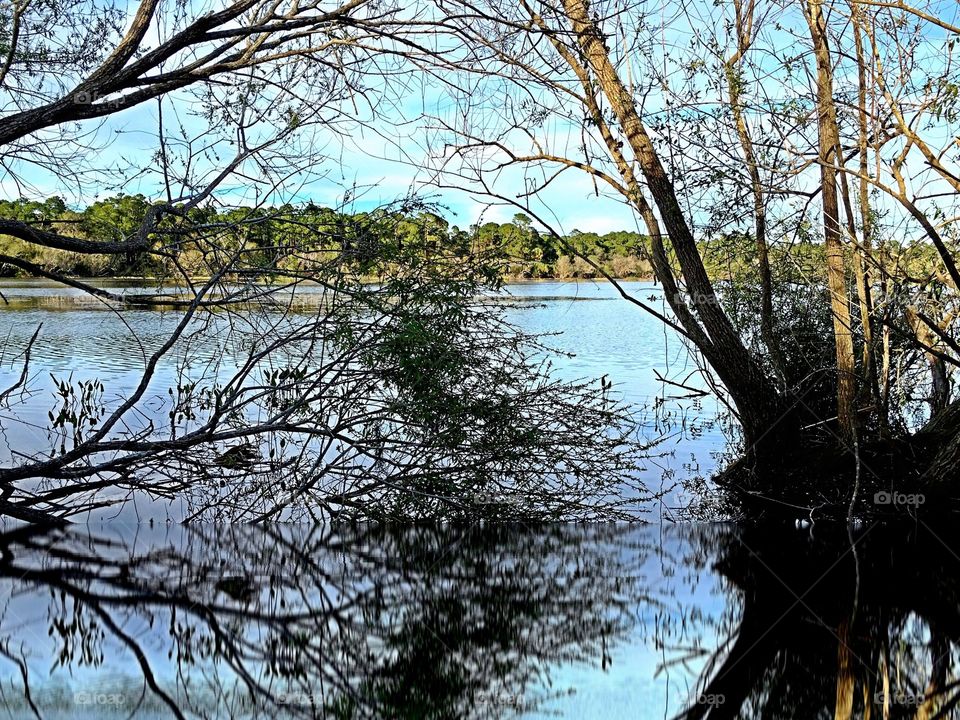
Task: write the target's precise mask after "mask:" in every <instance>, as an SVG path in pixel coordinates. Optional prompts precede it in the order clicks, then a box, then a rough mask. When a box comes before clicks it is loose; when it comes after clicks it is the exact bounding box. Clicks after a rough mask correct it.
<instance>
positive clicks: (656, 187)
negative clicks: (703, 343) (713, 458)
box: [564, 0, 792, 451]
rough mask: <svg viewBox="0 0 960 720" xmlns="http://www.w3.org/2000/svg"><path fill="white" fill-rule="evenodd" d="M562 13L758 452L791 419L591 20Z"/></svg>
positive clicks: (568, 0) (569, 3)
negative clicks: (724, 298)
mask: <svg viewBox="0 0 960 720" xmlns="http://www.w3.org/2000/svg"><path fill="white" fill-rule="evenodd" d="M564 9H565V12H566V14H567V17H568V18H569V19H570V21H571V23H572V26H573V30H574V32H575V33H576V37H577V43H578V45H579V47H580V50H581V52H582V53H583V57H584V59H585V61H586V63H587V65H588V66H589V67H590V69H591V70H592V72H593V73H594V75H595V76H596V81H597V83H598V85H599V87H600V89H601V90H602V92H603V94H604V95H605V97H606V98H607V100H608V101H609V103H610V106H611V109H612V110H613V113H614V115H615V116H616V118H617V121H618V123H619V125H620V127H621V129H622V130H623V132H624V135H625V136H626V138H627V141H628V143H629V145H630V148H631V150H632V151H633V154H634V157H635V159H636V161H637V163H638V165H639V167H640V170H641V172H642V173H643V176H644V179H645V180H646V182H647V186H648V187H649V190H650V194H651V195H652V197H653V200H654V202H655V203H656V206H657V209H658V210H659V213H660V218H661V220H662V224H663V226H664V228H665V230H666V233H667V237H669V238H670V242H671V244H672V245H673V249H674V252H675V253H676V256H677V260H678V262H679V264H680V269H681V272H682V274H683V277H684V280H685V281H686V286H687V291H688V294H689V296H690V300H691V304H692V306H693V308H694V310H695V311H696V313H697V315H698V316H699V318H700V320H701V322H702V323H703V327H704V329H705V330H706V332H707V334H708V335H709V338H710V341H711V344H710V346H709V347H704V348H700V350H701V352H703V354H704V357H706V359H707V361H708V362H709V363H710V364H711V366H712V367H713V369H714V370H715V371H716V372H717V375H718V376H719V377H720V379H721V381H722V382H723V384H724V386H725V387H726V389H727V391H728V392H729V393H730V396H731V398H732V399H733V401H734V403H735V404H736V406H737V411H738V414H739V416H740V423H741V427H742V429H743V433H744V439H745V441H746V443H747V446H748V450H749V451H759V450H760V448H758V447H755V446H756V444H757V443H758V442H760V440H761V439H762V438H765V437H766V438H769V439H771V440H772V439H773V438H774V437H776V436H778V435H780V432H782V431H783V430H786V428H787V425H785V424H784V423H787V422H788V421H790V420H791V419H792V415H791V414H790V413H783V412H782V407H783V403H782V398H781V397H780V395H779V394H778V393H777V391H776V388H775V387H774V385H773V383H772V382H771V381H770V379H769V378H768V377H767V376H766V374H765V373H764V371H763V369H762V368H761V367H760V365H759V364H758V363H757V361H756V360H755V358H753V357H752V356H751V355H750V353H749V351H748V350H747V349H746V347H745V346H744V345H743V342H742V341H741V340H740V337H739V335H738V334H737V332H736V330H735V329H734V328H733V325H732V324H731V322H730V319H729V318H728V317H727V315H726V313H724V311H723V309H722V307H721V306H720V302H719V300H718V298H717V295H716V293H715V291H714V288H713V285H712V283H711V282H710V279H709V278H708V277H707V272H706V269H705V268H704V266H703V260H702V258H701V257H700V253H699V250H698V249H697V245H696V241H695V240H694V237H693V234H692V232H691V230H690V227H689V225H688V224H687V221H686V218H685V217H684V214H683V210H682V209H681V207H680V203H679V202H678V200H677V196H676V191H675V188H674V186H673V182H672V181H671V180H670V178H669V177H668V176H667V173H666V170H665V169H664V167H663V164H662V163H661V161H660V157H659V155H658V154H657V151H656V149H655V148H654V146H653V143H652V141H651V139H650V136H649V135H648V133H647V130H646V127H645V126H644V124H643V121H642V120H641V118H640V114H639V112H638V111H637V108H636V105H635V103H634V101H633V97H632V95H631V93H630V92H629V91H628V90H627V88H626V86H625V85H624V84H623V82H622V80H621V79H620V77H619V76H618V74H617V71H616V69H615V68H614V66H613V64H612V62H611V60H610V57H609V54H608V52H607V49H606V47H605V44H604V39H603V36H602V33H601V32H600V30H599V28H598V27H597V25H596V23H595V22H594V21H593V20H592V19H591V17H590V13H589V10H588V8H587V6H586V4H585V3H584V1H583V0H564ZM778 424H779V426H778ZM774 426H778V427H777V428H776V429H777V431H778V432H777V433H771V432H770V431H771V430H772V429H773V428H774Z"/></svg>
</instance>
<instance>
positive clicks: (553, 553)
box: [0, 525, 639, 718]
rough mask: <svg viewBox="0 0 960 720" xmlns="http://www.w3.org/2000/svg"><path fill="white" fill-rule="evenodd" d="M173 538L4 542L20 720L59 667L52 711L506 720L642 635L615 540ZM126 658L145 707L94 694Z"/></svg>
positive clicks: (504, 533)
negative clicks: (565, 672)
mask: <svg viewBox="0 0 960 720" xmlns="http://www.w3.org/2000/svg"><path fill="white" fill-rule="evenodd" d="M172 531H173V532H175V533H176V534H177V535H178V537H177V538H176V540H175V541H173V542H167V543H162V542H161V543H156V542H149V541H148V542H145V539H144V538H143V537H142V536H141V537H138V533H139V534H140V535H142V534H143V532H144V531H143V530H140V531H136V532H132V533H129V534H128V536H126V537H117V536H114V537H110V536H108V535H106V534H98V533H97V532H95V531H88V530H87V529H72V528H71V529H69V530H64V531H60V530H44V529H40V528H36V527H20V528H13V529H8V530H7V531H6V532H5V533H3V536H2V539H0V542H2V562H0V572H2V575H3V577H4V578H6V579H5V580H4V584H5V585H6V586H7V587H10V588H11V590H12V592H11V600H10V601H9V602H8V603H6V607H5V613H4V615H3V618H2V626H0V628H2V633H3V637H4V643H3V648H2V649H3V653H4V655H5V656H6V657H7V659H8V660H9V661H11V662H12V663H14V664H15V666H16V667H17V673H16V674H17V675H18V676H19V677H20V683H19V690H20V693H21V695H22V696H23V697H22V699H21V700H20V703H21V705H23V706H24V707H25V708H26V707H27V706H31V705H32V706H34V707H36V709H37V710H38V711H39V712H40V713H41V714H42V713H43V712H44V708H43V707H42V705H43V703H42V702H40V700H41V698H40V696H39V694H38V691H37V690H36V688H35V685H36V683H35V682H34V680H35V677H36V676H37V674H38V673H37V670H38V669H39V671H40V674H41V677H42V673H43V672H44V670H45V668H49V667H50V664H51V660H53V664H54V665H55V666H64V667H65V668H69V669H70V670H71V672H72V673H73V680H74V682H73V683H72V688H71V692H70V693H68V694H67V697H65V698H61V699H60V700H61V704H64V705H66V706H67V708H66V709H67V710H73V711H76V710H78V708H77V707H76V705H78V704H80V705H82V704H84V703H86V704H91V705H94V704H99V705H109V704H111V703H114V704H116V705H122V706H124V710H125V711H127V713H129V712H131V711H134V710H136V711H138V712H144V713H146V712H148V711H149V712H151V713H156V714H158V715H167V716H169V715H171V714H172V715H174V716H178V717H189V716H197V715H199V716H211V717H212V716H216V717H226V716H244V717H249V716H254V717H256V716H263V717H275V716H284V717H287V716H290V717H298V716H306V717H314V716H316V717H343V718H347V717H401V716H402V717H424V718H428V717H436V718H440V717H461V716H476V717H494V716H502V715H506V714H513V713H514V712H516V711H518V710H520V711H522V710H523V709H524V708H525V707H527V706H529V705H533V704H536V703H537V701H538V699H539V700H543V699H545V698H547V697H548V696H549V694H550V692H551V691H550V689H549V685H548V683H546V682H544V680H545V677H546V675H545V674H546V672H547V670H548V666H549V665H552V664H556V663H560V662H573V661H576V660H579V659H589V660H590V661H591V662H597V663H599V662H600V661H601V657H602V655H603V653H604V648H606V647H609V646H610V645H612V644H613V643H615V642H617V641H618V639H621V638H622V637H623V636H624V634H625V632H626V631H627V630H628V629H629V628H630V626H631V617H632V609H631V607H630V603H629V601H630V598H629V592H630V590H631V583H630V582H629V576H630V570H629V567H628V566H629V564H630V563H631V562H633V561H634V560H635V558H636V557H638V556H639V555H638V554H637V553H634V554H628V553H624V552H621V550H622V547H617V543H616V541H617V539H618V538H619V537H621V536H622V534H623V527H622V526H619V527H618V526H615V525H610V526H593V527H588V526H576V525H554V526H548V527H537V528H528V527H521V526H485V527H480V526H474V527H463V528H455V527H445V528H439V527H383V526H364V525H357V526H341V527H336V528H332V527H314V528H309V529H307V528H302V527H297V526H293V527H290V526H287V527H259V526H210V525H200V526H187V527H183V528H174V529H172ZM625 579H626V581H625ZM44 596H45V597H46V599H45V600H44V599H43V598H44ZM41 600H43V604H44V605H45V606H46V612H47V618H46V623H36V624H35V626H34V627H33V629H32V630H33V632H32V633H31V632H30V630H29V627H28V626H29V623H28V622H27V620H28V619H29V616H30V615H31V614H32V615H36V614H37V607H38V603H40V602H41ZM44 624H45V625H46V627H43V625H44ZM44 633H49V635H50V638H51V641H50V642H46V643H43V644H39V643H38V642H37V641H36V637H35V636H36V635H41V634H44ZM121 656H122V657H124V658H126V662H129V663H132V665H131V669H134V668H136V669H137V670H138V673H139V676H140V677H142V680H141V681H140V682H141V686H142V687H141V688H138V689H137V691H136V692H131V691H129V690H127V691H125V692H121V691H117V690H116V689H110V688H104V687H103V686H97V685H96V684H95V683H94V682H93V681H90V682H89V684H87V685H84V684H83V682H82V677H87V676H89V675H91V674H92V673H90V672H89V671H90V669H94V670H95V669H96V668H98V667H100V666H102V665H103V664H104V663H105V661H106V663H107V664H112V665H113V666H114V667H115V666H116V665H118V664H120V663H118V661H117V658H119V657H121ZM78 678H79V680H78ZM24 679H26V681H27V683H26V688H27V690H26V692H24V685H23V680H24ZM9 684H10V683H9V682H7V683H5V685H6V687H7V689H8V690H9ZM77 687H80V688H81V689H82V691H81V692H79V693H77V692H76V689H77ZM141 689H142V693H141V692H140V691H141ZM31 690H33V692H32V693H31V692H30V691H31ZM48 695H49V693H48ZM47 699H48V700H49V699H50V698H49V697H48V698H47ZM7 700H12V698H9V697H8V698H7ZM71 703H73V705H71ZM141 703H142V704H141ZM52 704H54V705H55V704H56V703H55V702H53V703H52ZM53 709H54V710H57V708H56V707H54V708H53ZM79 709H80V710H83V708H79ZM91 710H92V711H93V710H94V709H92V708H91ZM67 714H68V715H69V714H70V713H69V712H67ZM91 714H94V712H91Z"/></svg>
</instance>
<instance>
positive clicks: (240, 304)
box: [0, 0, 640, 520]
mask: <svg viewBox="0 0 960 720" xmlns="http://www.w3.org/2000/svg"><path fill="white" fill-rule="evenodd" d="M13 10H14V14H13V15H12V16H11V18H10V23H11V32H10V34H9V45H8V46H6V47H5V48H4V53H5V58H6V61H5V63H4V72H3V74H2V77H0V80H2V87H0V91H2V94H0V97H2V99H3V100H2V101H3V114H2V116H0V165H2V167H3V168H4V170H5V172H6V176H5V177H4V182H5V183H7V184H9V185H10V186H14V185H15V186H17V187H20V188H24V189H26V190H29V189H30V187H31V186H32V185H36V184H37V180H38V179H42V178H43V177H44V176H45V174H52V176H53V177H54V178H55V179H56V180H57V181H58V182H60V183H63V184H69V183H74V184H75V185H76V187H77V188H78V189H79V190H81V191H89V190H90V189H91V188H93V189H97V190H100V189H102V188H103V187H104V186H109V183H110V182H115V183H117V186H118V187H126V185H127V184H128V183H131V182H133V181H135V180H136V181H138V182H153V183H154V185H153V187H156V188H157V189H158V194H161V195H162V196H163V199H162V200H159V201H156V202H153V203H150V204H149V206H148V207H147V208H146V209H145V210H144V212H143V217H142V218H140V219H139V221H138V223H137V226H136V228H135V229H134V230H133V231H132V232H130V231H127V232H117V233H115V234H113V236H111V234H112V233H111V232H110V231H109V228H107V229H106V230H104V231H103V235H104V236H98V235H96V233H94V235H93V236H92V237H90V236H78V233H77V232H76V231H74V230H72V229H71V228H70V227H69V226H63V225H62V224H61V225H60V226H57V225H51V224H50V223H47V222H40V221H34V220H31V219H26V220H24V219H20V218H0V233H2V234H3V235H5V236H7V237H8V238H13V239H15V240H16V241H18V242H19V243H20V245H19V246H18V247H21V248H27V249H31V248H32V249H36V248H41V249H42V250H43V251H50V252H51V253H59V252H68V253H72V254H74V255H81V256H107V257H121V258H129V259H132V260H136V259H138V258H139V259H147V260H149V261H150V262H152V263H153V264H154V266H155V267H157V268H160V274H159V276H158V283H157V290H156V292H150V291H145V292H134V293H121V292H115V291H110V290H105V289H103V288H100V287H97V286H96V284H93V283H90V282H88V281H85V280H83V279H81V278H78V277H76V276H74V275H72V274H70V273H66V272H63V271H61V270H60V269H59V268H58V267H57V266H56V263H54V262H44V260H43V255H42V254H41V257H40V259H39V260H37V259H32V256H30V257H28V255H27V253H26V252H23V253H20V254H17V253H13V254H11V253H5V254H2V255H0V265H5V266H7V267H13V268H16V269H17V270H19V271H21V272H23V273H27V274H30V275H34V276H39V277H43V278H48V279H51V280H54V281H56V282H58V283H60V284H62V285H65V286H69V287H72V288H76V289H79V290H81V291H83V292H84V293H87V294H88V295H90V296H91V297H94V298H97V299H99V300H102V302H103V303H104V304H106V305H107V306H108V307H110V308H112V309H114V310H115V311H119V310H120V309H123V308H165V309H167V310H168V311H169V310H173V311H174V312H175V313H176V322H175V323H174V324H173V325H172V326H171V327H169V328H168V329H167V330H165V332H164V335H163V337H161V338H159V339H156V338H147V337H138V338H137V341H138V342H139V343H140V347H141V350H142V357H143V364H142V367H143V370H142V373H141V375H140V377H139V378H138V379H137V380H136V382H135V383H134V384H133V386H132V387H131V388H128V389H126V388H119V389H117V390H116V391H117V392H118V394H119V397H118V398H116V399H113V397H112V396H113V390H111V392H110V393H107V392H106V389H105V388H104V386H103V384H102V383H101V382H99V380H96V379H94V380H90V381H83V382H80V383H76V382H73V381H72V380H70V379H64V378H55V379H54V385H53V386H52V388H51V389H52V390H53V391H54V396H55V398H56V403H55V406H54V407H53V408H52V409H51V411H50V414H49V420H50V426H49V428H48V440H49V444H48V446H37V445H36V444H33V445H29V446H24V447H18V448H16V449H15V450H14V451H13V454H12V455H11V458H10V464H9V465H8V466H7V467H3V468H0V489H2V496H0V512H2V513H4V514H8V515H11V516H14V517H18V518H21V519H26V520H51V519H59V520H62V519H64V518H67V517H71V516H75V515H77V514H80V513H85V512H88V511H90V510H95V509H98V508H101V507H105V506H111V505H116V504H121V503H124V502H126V501H128V500H131V499H136V498H152V499H160V500H165V501H170V502H173V501H176V502H177V503H178V505H177V508H178V509H177V510H176V511H175V514H178V515H180V516H181V517H185V518H198V517H207V518H210V517H216V518H244V519H252V520H266V519H280V518H291V517H320V516H323V517H329V516H333V515H336V516H343V515H347V516H376V517H436V516H445V517H450V516H463V515H467V516H473V515H478V514H479V515H497V516H501V517H504V516H513V517H532V516H546V517H552V518H560V517H570V516H584V515H586V516H591V515H593V514H594V513H595V512H606V511H611V510H612V511H616V509H617V508H618V507H620V506H621V505H623V504H625V503H627V502H628V501H627V500H626V499H623V498H622V497H620V495H621V490H622V488H623V486H622V482H623V476H624V474H625V473H626V474H629V471H630V469H631V468H632V467H633V466H634V463H635V461H636V459H637V457H638V456H639V450H640V446H639V445H638V443H637V439H636V437H635V436H634V431H633V428H632V427H631V424H630V423H629V421H628V419H627V417H626V415H625V414H624V411H623V409H622V408H620V407H617V406H616V405H615V404H613V403H611V402H610V401H609V400H608V398H607V394H606V392H605V390H604V389H603V388H601V387H600V386H599V385H598V386H596V387H594V386H592V385H588V384H585V383H573V384H570V383H562V382H559V381H556V380H554V379H553V378H552V377H551V376H550V374H549V373H548V372H547V369H546V365H545V364H544V362H543V360H542V351H543V348H542V346H541V344H540V343H539V342H538V341H537V339H536V338H529V337H524V336H523V335H522V334H520V333H518V332H517V331H516V330H515V329H514V328H512V327H510V326H509V325H508V324H506V323H505V322H504V320H503V318H502V316H501V314H500V312H499V311H498V310H497V308H496V306H495V304H494V303H491V302H489V301H488V300H485V299H482V296H484V295H485V294H488V293H489V291H490V290H494V289H496V287H497V275H496V272H495V269H494V268H493V266H492V265H491V262H490V260H489V259H488V258H483V257H463V256H462V255H461V254H458V253H456V252H454V251H453V250H452V249H450V248H445V247H441V248H435V249H432V250H430V251H429V252H428V251H427V250H425V249H424V248H401V247H399V244H398V243H396V242H394V241H393V239H392V238H393V235H394V233H395V228H394V227H393V225H394V224H395V223H396V222H397V217H400V216H403V214H404V213H411V212H415V211H417V210H418V209H422V207H420V205H418V204H417V202H416V201H415V200H412V199H411V200H409V201H407V202H405V203H404V204H403V205H402V206H401V207H399V208H394V209H392V210H391V209H382V210H379V211H377V212H374V213H372V214H371V218H373V220H372V221H371V227H368V228H366V229H365V230H363V231H362V232H359V234H357V233H352V234H350V233H347V232H345V231H344V229H343V228H342V227H339V226H338V225H337V224H336V223H334V224H333V225H332V226H331V224H330V223H329V222H328V220H329V218H328V217H326V216H324V215H323V214H322V213H321V214H319V215H318V213H317V212H315V211H314V210H312V209H310V208H304V207H301V206H296V205H285V204H284V202H285V200H287V199H289V198H290V197H296V196H297V193H298V192H299V191H300V189H301V188H303V187H304V186H305V185H307V184H308V183H309V182H310V181H311V180H312V179H315V178H317V177H318V176H322V174H323V173H324V172H325V169H326V168H328V167H329V166H330V165H329V162H330V161H329V158H328V157H326V156H325V155H324V153H323V151H322V150H320V149H319V148H320V147H324V146H325V145H329V144H330V143H332V142H335V140H336V138H337V136H338V134H343V133H348V132H352V131H355V130H356V129H357V128H358V127H359V126H360V125H362V124H363V123H365V122H369V121H372V120H374V119H376V118H378V117H382V116H383V115H384V114H385V113H387V112H388V110H392V111H398V112H399V110H398V108H397V106H396V105H395V104H394V103H395V101H396V100H397V99H398V98H401V97H403V94H404V92H406V90H407V89H408V88H407V86H406V85H405V83H404V82H403V81H402V80H394V79H393V76H394V73H396V72H398V71H399V70H400V69H402V68H404V67H407V66H408V64H409V63H413V62H426V61H427V60H428V59H431V58H432V61H433V62H434V63H435V64H437V65H440V66H442V65H443V62H444V61H443V57H442V53H438V52H435V51H434V52H432V53H431V52H429V51H427V50H425V49H423V48H421V47H420V46H419V44H418V42H417V33H418V32H421V31H422V30H416V29H413V30H409V29H407V28H408V27H409V25H410V20H411V18H410V17H409V16H407V15H406V14H405V13H404V11H403V9H402V8H400V7H398V6H392V5H384V4H381V3H374V2H371V1H370V0H350V1H349V2H346V3H344V4H339V5H338V4H327V3H321V2H299V1H297V0H294V1H293V2H289V3H287V2H277V1H276V0H271V1H269V2H265V1H264V0H242V1H239V2H234V3H229V4H227V5H225V6H223V7H222V8H220V9H217V10H215V11H207V8H206V7H201V6H196V5H189V6H184V5H182V4H180V3H172V2H171V3H166V2H161V1H160V0H142V2H140V3H139V5H138V6H137V7H136V9H135V10H133V11H132V12H130V13H128V14H124V13H123V12H120V11H118V10H117V9H116V8H115V7H114V6H113V5H111V4H104V5H102V6H101V5H98V4H92V5H87V4H76V5H75V4H72V3H70V2H66V1H64V2H61V1H60V0H46V1H43V2H41V1H40V0H38V2H35V3H31V4H25V5H23V6H22V7H21V5H15V6H14V9H13ZM148 103H149V105H148ZM135 107H140V108H141V109H143V108H145V107H154V108H155V113H156V114H155V116H154V119H155V121H156V123H157V130H156V132H155V134H154V136H153V140H152V142H153V147H152V149H153V151H154V155H153V158H152V160H151V162H150V163H149V164H148V165H147V166H145V167H138V166H137V164H136V162H130V163H109V162H107V163H104V162H102V161H101V159H102V158H103V157H104V155H105V153H109V152H110V151H111V148H112V147H113V145H112V144H111V141H112V139H114V138H115V137H116V135H115V134H114V133H113V132H112V130H113V128H112V127H111V126H110V125H109V124H107V125H105V126H102V127H101V126H98V125H96V122H97V121H98V120H104V121H106V120H107V119H113V118H117V117H127V116H128V115H126V114H124V113H125V111H127V110H129V109H132V108H135ZM98 143H100V144H103V143H105V144H103V145H98ZM118 165H119V167H118ZM347 192H349V189H348V190H347ZM338 222H340V221H338ZM340 225H342V222H340ZM255 239H256V242H255ZM364 278H367V279H369V278H375V279H376V280H377V282H376V283H375V284H370V283H367V282H364ZM171 284H172V287H171ZM478 298H480V299H478ZM118 317H119V319H120V321H121V322H122V321H123V317H122V315H120V316H118ZM131 332H133V330H131ZM38 333H39V335H38V334H34V336H33V338H32V339H31V340H29V342H28V343H27V346H26V348H25V349H24V353H23V355H22V364H21V366H20V367H19V368H18V371H17V374H16V376H15V381H14V383H13V384H12V385H11V386H10V387H8V388H6V389H5V390H4V391H3V393H2V394H0V402H3V403H4V404H5V408H6V412H5V414H4V418H3V422H5V423H10V424H16V423H18V422H21V420H22V417H23V416H22V414H19V415H18V412H20V411H21V410H22V408H23V407H24V404H25V403H29V402H30V401H31V397H33V396H35V393H36V387H35V384H32V383H31V378H32V377H33V376H32V375H31V372H35V370H34V368H35V366H36V364H37V363H38V359H37V353H36V347H35V345H36V343H37V339H38V337H39V338H40V339H41V340H42V337H43V330H42V329H38ZM228 347H229V348H232V350H230V351H229V352H228V351H227V348H228ZM31 349H33V350H34V352H33V353H31ZM178 363H179V365H178ZM170 366H173V367H178V368H179V375H178V376H177V379H176V382H175V387H158V385H159V384H160V382H161V380H160V379H159V378H160V376H161V375H162V374H163V373H161V372H160V369H161V368H165V367H170ZM198 378H199V379H198ZM108 395H110V397H108ZM34 443H35V441H34ZM628 483H629V481H628ZM635 499H636V494H635V493H634V494H633V495H632V498H631V500H630V502H633V501H634V500H635Z"/></svg>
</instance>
